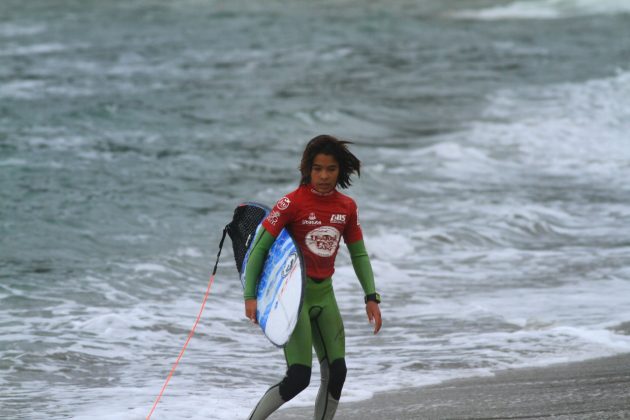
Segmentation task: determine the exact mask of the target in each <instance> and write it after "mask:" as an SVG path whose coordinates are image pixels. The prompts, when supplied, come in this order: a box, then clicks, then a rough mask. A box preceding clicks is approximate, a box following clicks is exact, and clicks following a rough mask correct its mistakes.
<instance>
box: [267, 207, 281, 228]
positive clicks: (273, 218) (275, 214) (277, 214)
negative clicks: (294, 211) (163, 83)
mask: <svg viewBox="0 0 630 420" xmlns="http://www.w3.org/2000/svg"><path fill="white" fill-rule="evenodd" d="M279 217H280V212H279V211H277V210H274V211H272V212H271V213H269V216H267V220H268V221H269V223H270V224H271V225H274V226H275V224H276V223H278V218H279Z"/></svg>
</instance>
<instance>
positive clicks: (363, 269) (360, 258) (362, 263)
mask: <svg viewBox="0 0 630 420" xmlns="http://www.w3.org/2000/svg"><path fill="white" fill-rule="evenodd" d="M348 251H350V258H351V259H352V267H354V272H355V274H356V275H357V278H358V279H359V282H360V283H361V287H362V288H363V292H364V293H365V295H366V296H368V295H371V294H374V293H376V286H374V272H373V271H372V264H371V263H370V257H369V256H368V253H367V250H366V249H365V242H363V239H361V240H358V241H356V242H353V243H351V244H348Z"/></svg>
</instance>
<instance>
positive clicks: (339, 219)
mask: <svg viewBox="0 0 630 420" xmlns="http://www.w3.org/2000/svg"><path fill="white" fill-rule="evenodd" d="M330 223H338V224H340V225H343V224H345V223H346V215H345V214H333V215H332V216H330Z"/></svg>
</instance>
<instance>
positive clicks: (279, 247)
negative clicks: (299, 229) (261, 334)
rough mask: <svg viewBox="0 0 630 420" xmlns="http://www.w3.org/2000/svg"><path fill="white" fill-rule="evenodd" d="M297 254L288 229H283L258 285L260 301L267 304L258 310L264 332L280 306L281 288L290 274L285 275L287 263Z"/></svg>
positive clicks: (259, 320) (270, 253) (270, 251)
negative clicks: (273, 310)
mask: <svg viewBox="0 0 630 420" xmlns="http://www.w3.org/2000/svg"><path fill="white" fill-rule="evenodd" d="M295 253H296V250H295V245H294V243H293V240H292V239H291V236H290V235H289V233H288V232H287V230H286V229H282V231H281V232H280V235H278V237H277V238H276V240H275V242H274V243H273V245H272V246H271V249H270V250H269V255H268V256H267V260H266V261H265V266H264V268H263V274H262V276H261V278H260V283H259V285H258V296H257V297H258V300H259V302H264V303H266V305H265V306H264V307H263V308H260V307H259V308H258V323H259V324H260V326H261V328H262V329H263V330H264V329H265V328H266V326H267V319H269V312H271V309H272V308H273V309H275V307H276V306H277V305H278V298H279V292H280V288H281V287H282V285H283V280H284V278H285V277H286V276H287V275H288V273H286V274H285V273H284V271H286V270H285V265H286V264H287V261H289V260H290V259H292V258H294V257H293V254H295ZM294 261H295V260H294ZM294 263H295V262H294ZM279 271H280V272H279ZM265 290H266V293H265Z"/></svg>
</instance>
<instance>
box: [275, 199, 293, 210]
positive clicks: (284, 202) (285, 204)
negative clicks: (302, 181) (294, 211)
mask: <svg viewBox="0 0 630 420" xmlns="http://www.w3.org/2000/svg"><path fill="white" fill-rule="evenodd" d="M289 204H291V200H289V199H288V198H287V197H282V198H281V199H280V200H278V202H277V203H276V206H277V207H278V209H279V210H286V209H288V208H289Z"/></svg>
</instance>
